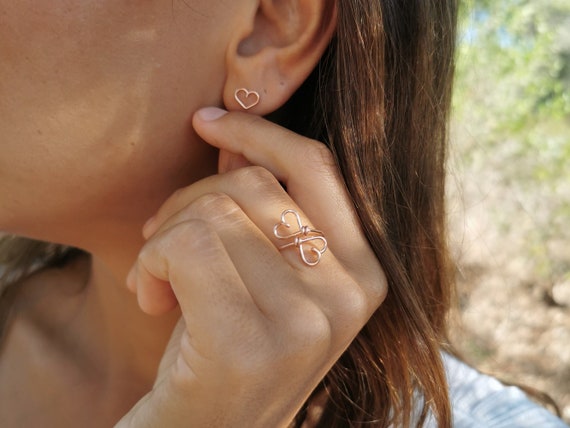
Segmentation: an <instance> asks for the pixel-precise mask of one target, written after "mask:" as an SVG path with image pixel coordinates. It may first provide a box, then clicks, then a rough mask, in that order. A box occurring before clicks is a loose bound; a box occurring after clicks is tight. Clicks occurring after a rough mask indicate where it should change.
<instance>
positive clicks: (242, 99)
mask: <svg viewBox="0 0 570 428" xmlns="http://www.w3.org/2000/svg"><path fill="white" fill-rule="evenodd" d="M234 97H235V99H236V101H237V102H238V104H239V105H240V106H241V107H242V108H243V109H244V110H249V109H250V108H253V107H255V106H256V105H258V104H259V100H260V98H261V97H260V96H259V92H256V91H249V90H247V89H245V88H239V89H238V90H236V92H235V94H234Z"/></svg>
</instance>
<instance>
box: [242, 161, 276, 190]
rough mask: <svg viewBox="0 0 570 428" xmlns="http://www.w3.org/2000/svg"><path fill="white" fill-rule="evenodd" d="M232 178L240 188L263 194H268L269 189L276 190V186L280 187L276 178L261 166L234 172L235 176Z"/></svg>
mask: <svg viewBox="0 0 570 428" xmlns="http://www.w3.org/2000/svg"><path fill="white" fill-rule="evenodd" d="M232 178H233V179H234V180H235V183H236V184H237V186H239V187H244V188H248V189H253V190H256V191H261V192H266V191H267V190H269V189H272V188H275V186H276V185H277V186H278V185H279V182H278V181H277V179H276V178H275V176H274V175H273V174H272V173H271V172H269V171H268V170H267V169H265V168H263V167H261V166H249V167H247V168H240V169H238V170H236V171H234V176H233V177H232Z"/></svg>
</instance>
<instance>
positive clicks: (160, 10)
mask: <svg viewBox="0 0 570 428" xmlns="http://www.w3.org/2000/svg"><path fill="white" fill-rule="evenodd" d="M239 3H240V2H239V1H236V0H227V1H223V0H217V1H216V0H214V1H213V0H144V1H135V0H49V1H41V0H18V1H14V0H0V145H1V153H2V156H1V157H0V201H1V204H0V230H5V231H8V232H12V233H19V234H24V235H28V236H33V237H36V238H41V239H48V240H57V241H60V242H62V241H63V242H66V241H73V240H74V239H75V235H74V234H77V233H83V234H85V233H87V231H91V230H92V231H94V233H95V231H97V230H99V229H101V228H103V227H109V226H113V225H115V224H116V223H119V222H132V221H141V220H142V219H143V218H144V217H145V216H148V215H150V214H151V213H152V211H154V209H156V208H157V206H158V205H159V204H160V203H161V202H162V200H163V199H164V198H165V197H166V196H167V195H168V193H170V192H171V191H172V190H173V189H174V188H176V187H180V186H183V185H187V184H189V183H190V182H192V181H194V180H196V179H198V178H200V177H202V176H204V175H206V174H209V173H212V172H213V171H214V168H215V161H216V154H215V153H214V152H213V150H212V149H210V148H209V147H208V146H206V145H205V144H204V143H203V142H200V141H199V140H198V139H197V138H196V137H195V135H194V134H193V132H192V130H191V127H190V117H191V115H192V113H193V112H194V111H195V110H197V109H198V108H200V107H202V106H205V105H216V104H220V103H221V99H222V97H221V93H222V88H223V83H224V79H225V76H224V54H225V52H224V51H225V48H226V47H227V40H226V38H227V37H228V35H229V34H231V31H232V23H233V22H235V18H232V15H233V13H234V12H235V11H233V9H236V8H237V7H239V6H238V5H239ZM86 226H88V228H86ZM73 243H74V244H77V242H73Z"/></svg>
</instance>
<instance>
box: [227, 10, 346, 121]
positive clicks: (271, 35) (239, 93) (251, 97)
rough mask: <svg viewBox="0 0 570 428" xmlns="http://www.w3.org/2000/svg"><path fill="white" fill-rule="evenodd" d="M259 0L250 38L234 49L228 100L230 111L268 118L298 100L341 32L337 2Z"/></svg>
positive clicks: (229, 54)
mask: <svg viewBox="0 0 570 428" xmlns="http://www.w3.org/2000/svg"><path fill="white" fill-rule="evenodd" d="M257 1H258V8H257V10H256V12H255V14H254V16H251V17H250V19H251V21H250V22H244V23H243V25H244V28H247V29H248V32H247V35H246V36H242V37H239V36H236V39H234V40H232V43H230V45H229V47H228V51H227V54H226V67H227V78H226V82H225V86H224V93H223V97H224V104H225V105H226V108H227V109H228V110H241V111H245V110H248V111H250V112H252V113H254V114H259V115H266V114H268V113H271V112H273V111H275V110H276V109H278V108H279V107H281V106H282V105H283V104H284V103H285V102H286V101H287V100H288V99H289V98H290V97H291V96H292V95H293V93H294V92H295V91H296V90H297V89H298V88H299V86H301V84H302V83H303V82H304V80H305V79H306V78H307V77H308V76H309V74H310V73H311V71H312V70H313V69H314V67H315V66H316V64H317V63H318V61H319V59H320V58H321V56H322V55H323V53H324V51H325V49H326V47H327V46H328V44H329V42H330V40H331V38H332V35H333V33H334V29H335V27H336V0H257ZM244 33H245V32H244ZM244 33H242V34H244Z"/></svg>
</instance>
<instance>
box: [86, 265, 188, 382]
mask: <svg viewBox="0 0 570 428" xmlns="http://www.w3.org/2000/svg"><path fill="white" fill-rule="evenodd" d="M128 260H134V257H133V258H128ZM114 265H115V263H107V262H106V261H105V260H104V259H102V258H99V257H98V256H97V255H93V256H92V262H91V275H90V279H89V282H88V286H87V288H86V296H85V315H86V316H85V318H84V320H85V322H86V327H87V329H88V330H89V331H91V332H92V335H91V338H90V339H91V341H92V343H91V344H89V347H90V348H91V349H93V350H94V351H95V352H97V351H96V350H98V351H99V352H98V353H99V358H98V361H99V362H100V364H102V365H103V366H104V371H105V372H106V373H107V375H108V377H109V378H110V379H120V378H122V377H123V378H124V376H125V374H126V373H128V374H129V375H130V376H135V377H137V378H138V381H139V382H142V383H144V384H150V385H152V383H154V379H155V376H156V371H157V369H158V364H159V362H160V359H161V357H162V355H163V353H164V350H165V348H166V344H167V343H168V340H169V338H170V335H171V333H172V330H173V329H174V326H175V324H176V322H177V320H178V318H179V317H180V313H179V312H178V311H173V312H172V313H170V314H167V315H165V316H161V317H151V316H149V315H146V314H145V313H143V312H142V311H141V310H140V308H139V306H138V304H137V300H136V296H135V295H134V294H132V293H131V292H129V291H128V290H127V288H126V286H125V281H124V278H125V275H126V272H127V271H128V269H129V268H130V266H129V267H123V266H120V267H119V266H117V267H116V266H114ZM121 374H122V375H121Z"/></svg>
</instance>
